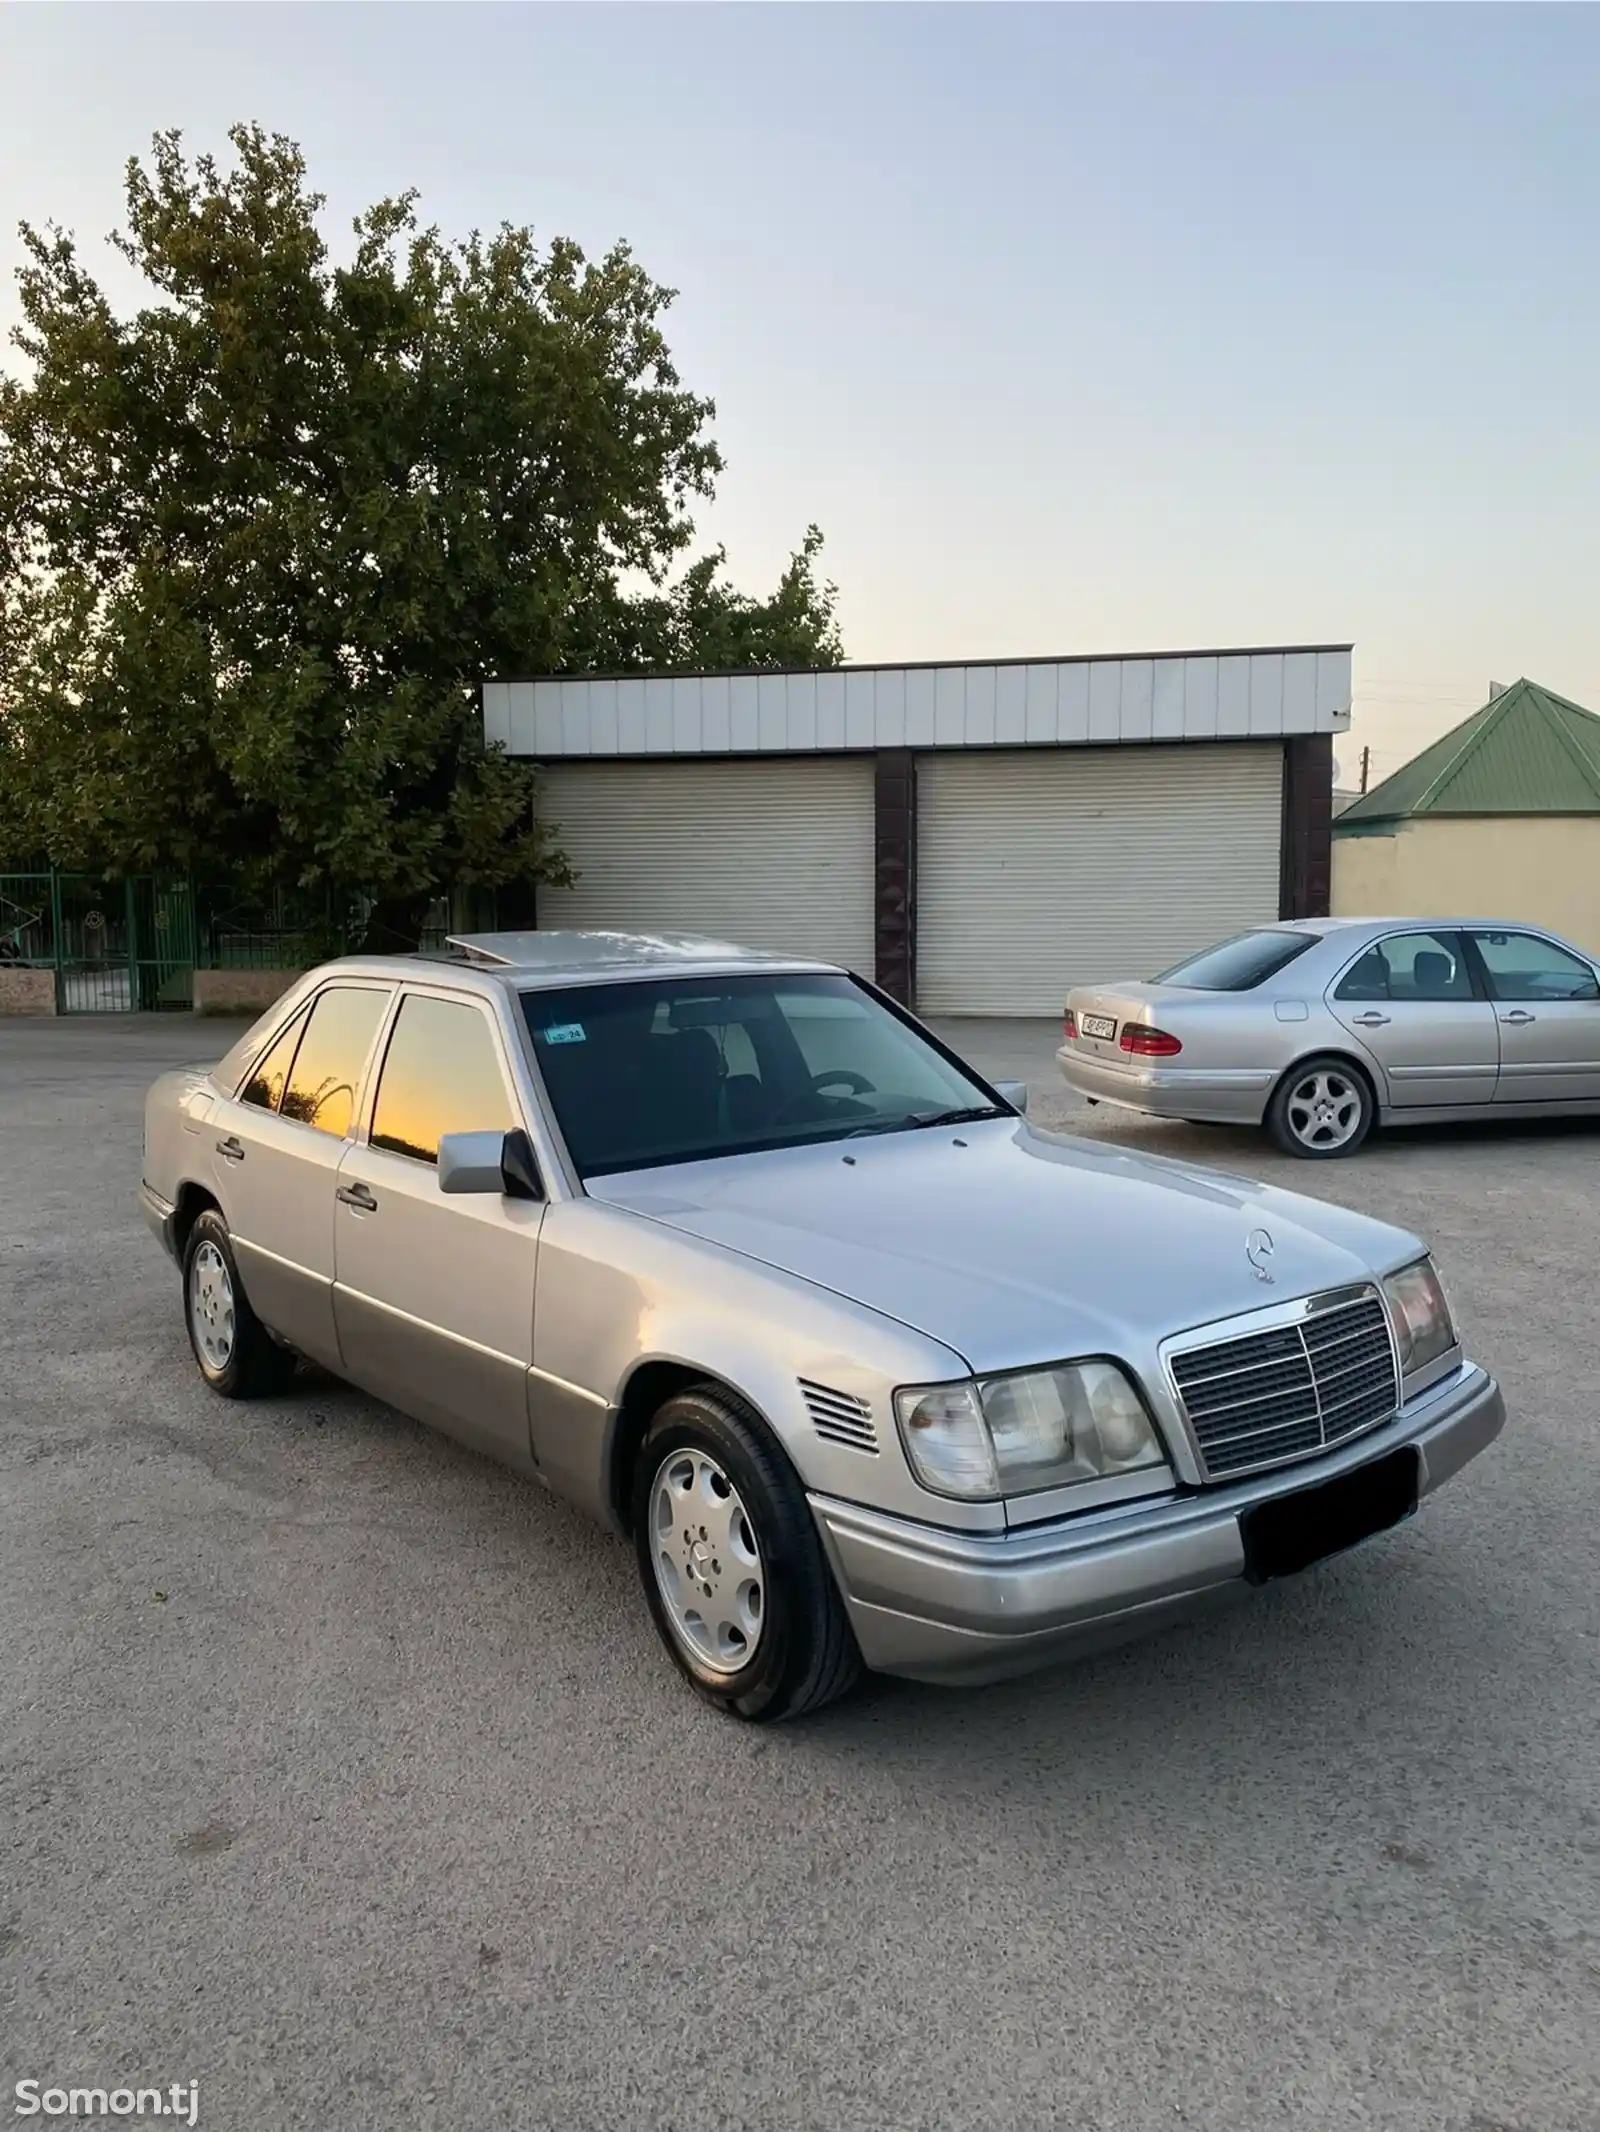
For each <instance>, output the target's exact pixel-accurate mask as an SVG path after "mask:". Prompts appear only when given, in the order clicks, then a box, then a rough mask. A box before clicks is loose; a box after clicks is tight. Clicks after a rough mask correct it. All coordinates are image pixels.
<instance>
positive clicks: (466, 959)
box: [324, 930, 838, 990]
mask: <svg viewBox="0 0 1600 2132" xmlns="http://www.w3.org/2000/svg"><path fill="white" fill-rule="evenodd" d="M328 967H337V968H341V969H345V970H348V971H349V972H350V973H351V974H352V975H353V974H355V973H356V972H357V971H360V972H362V973H364V974H366V975H368V976H377V975H383V976H390V977H393V976H401V975H409V976H413V977H418V976H426V975H433V974H434V973H441V972H443V971H445V970H449V971H452V972H454V973H457V974H459V975H467V974H470V975H472V976H473V977H475V978H477V979H479V980H482V979H489V980H490V981H491V982H492V981H496V980H498V981H499V982H500V983H502V984H508V985H512V986H514V987H516V988H517V989H518V990H523V989H526V988H528V987H530V986H542V985H564V984H582V983H593V982H597V981H604V980H607V979H610V980H613V981H616V980H622V981H626V980H627V979H628V978H630V977H696V976H711V975H713V974H715V975H717V976H719V977H726V976H737V975H739V974H740V973H742V972H748V973H755V972H759V971H776V970H828V971H831V970H836V969H837V968H838V965H837V964H835V963H828V962H818V961H816V960H815V959H813V958H811V957H807V956H799V955H775V954H771V953H768V952H767V951H766V950H764V949H760V948H746V947H740V946H738V945H737V944H736V943H735V942H733V941H729V940H712V939H708V938H707V937H706V936H705V935H704V934H700V933H680V932H652V933H644V932H638V933H633V932H611V931H599V930H595V931H590V932H565V931H552V932H533V931H527V932H515V933H509V932H508V933H453V934H451V935H450V936H449V937H448V938H447V940H446V942H445V944H444V946H443V947H442V948H438V949H424V950H422V951H421V952H419V953H417V954H415V955H393V956H389V955H385V956H370V955H360V956H344V957H341V958H340V960H339V962H338V963H337V964H335V965H331V966H330V965H326V964H325V965H324V968H328Z"/></svg>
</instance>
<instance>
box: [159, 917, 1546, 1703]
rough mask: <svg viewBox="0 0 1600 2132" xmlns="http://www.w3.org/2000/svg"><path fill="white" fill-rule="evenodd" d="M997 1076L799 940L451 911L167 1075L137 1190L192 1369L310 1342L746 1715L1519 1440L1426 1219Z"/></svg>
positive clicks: (1001, 1643) (256, 1385)
mask: <svg viewBox="0 0 1600 2132" xmlns="http://www.w3.org/2000/svg"><path fill="white" fill-rule="evenodd" d="M1025 1103H1026V1091H1025V1089H1023V1088H1021V1087H1018V1086H1015V1085H1007V1084H1002V1085H999V1086H991V1085H989V1084H988V1083H986V1082H984V1081H982V1080H981V1079H979V1077H978V1076H977V1075H976V1074H975V1073H973V1072H972V1070H971V1069H970V1068H969V1067H967V1066H964V1065H963V1064H962V1062H961V1061H960V1059H958V1058H957V1057H956V1056H955V1055H954V1054H953V1053H952V1052H951V1051H949V1050H948V1049H946V1047H945V1046H944V1045H942V1044H940V1043H939V1042H938V1041H937V1040H936V1039H935V1038H934V1037H933V1036H932V1035H930V1034H929V1032H928V1031H927V1030H925V1029H923V1028H922V1027H921V1026H920V1025H919V1024H918V1023H917V1022H916V1021H915V1020H913V1019H912V1018H911V1017H910V1016H909V1015H907V1014H905V1013H903V1012H902V1011H901V1010H900V1009H899V1008H898V1007H896V1006H894V1005H893V1004H892V1003H891V1002H890V1001H889V1000H888V999H886V998H885V997H884V996H883V995H882V994H881V993H879V992H878V991H876V990H875V989H874V988H873V987H872V986H871V985H868V984H865V983H863V982H862V981H861V980H860V979H858V978H854V977H850V976H848V975H846V974H845V973H844V972H842V971H839V970H835V969H830V968H827V967H825V966H823V965H819V964H816V963H807V962H792V961H787V960H781V959H778V958H776V957H772V956H762V955H755V954H748V953H744V952H742V951H740V950H739V949H737V948H730V947H727V946H724V945H720V944H718V943H716V942H710V941H700V940H693V939H687V938H683V937H670V938H667V937H659V938H643V937H636V936H625V935H619V934H560V933H525V934H506V935H491V936H481V937H478V938H474V939H467V940H463V941H460V942H458V943H453V944H452V949H451V951H450V952H449V953H448V954H442V955H440V956H438V957H432V958H430V957H427V956H414V957H407V958H403V959H395V960H387V959H370V960H369V959H353V960H348V961H343V962H337V963H331V964H329V965H327V966H326V967H324V968H322V969H319V970H316V971H314V972H312V973H311V974H310V975H309V976H307V977H305V978H303V979H302V980H301V981H300V982H299V983H298V984H297V985H296V986H295V987H294V989H293V990H292V991H291V992H289V993H288V994H287V995H286V996H285V997H284V998H283V1000H282V1001H281V1002H280V1003H279V1005H278V1006H277V1007H275V1008H274V1009H273V1010H272V1012H271V1013H269V1014H268V1015H267V1016H266V1017H265V1018H264V1019H263V1020H262V1021H261V1022H259V1023H258V1024H257V1025H256V1027H255V1028H253V1029H252V1030H251V1031H250V1032H249V1034H248V1035H247V1036H245V1037H243V1038H241V1039H240V1041H239V1042H238V1043H237V1044H235V1045H234V1047H233V1049H232V1050H231V1051H229V1053H228V1054H227V1056H226V1057H225V1058H224V1059H223V1060H222V1061H221V1062H220V1063H219V1064H217V1065H215V1066H212V1067H209V1068H205V1067H201V1068H196V1069H194V1070H191V1071H186V1072H178V1073H173V1074H168V1075H166V1076H164V1077H163V1078H162V1079H161V1080H160V1081H158V1082H157V1083H156V1084H155V1086H154V1088H153V1089H152V1090H151V1092H150V1095H149V1098H148V1102H147V1110H146V1127H145V1156H144V1180H143V1185H142V1189H141V1199H142V1203H143V1206H144V1209H145V1213H146V1216H147V1218H148V1219H149V1221H150V1223H151V1225H152V1227H153V1228H154V1229H155V1230H156V1232H157V1234H158V1235H159V1236H160V1237H161V1238H162V1240H163V1241H164V1243H165V1244H166V1246H167V1249H168V1250H169V1251H170V1252H171V1254H172V1255H173V1257H174V1258H175V1259H176V1260H177V1261H178V1263H179V1265H180V1266H181V1268H182V1271H183V1293H184V1308H185V1317H186V1321H187V1326H188V1332H189V1338H190V1342H191V1345H192V1347H193V1350H194V1355H195V1360H196V1362H197V1363H198V1365H199V1368H200V1371H201V1374H202V1375H203V1377H204V1378H205V1380H206V1382H207V1383H208V1384H209V1385H211V1386H212V1387H213V1388H214V1389H215V1390H216V1391H218V1392H220V1393H223V1394H224V1395H226V1396H228V1397H231V1398H240V1397H247V1396H250V1395H252V1394H261V1393H272V1392H280V1391H283V1390H284V1389H286V1388H287V1386H288V1383H289V1380H290V1377H291V1375H292V1373H293V1371H294V1368H295V1364H296V1358H297V1357H298V1356H305V1357H308V1358H310V1359H311V1360H312V1361H313V1362H317V1363H321V1364H323V1365H324V1366H325V1367H327V1368H329V1369H331V1370H334V1371H336V1372H338V1373H339V1374H341V1375H343V1376H345V1377H348V1378H350V1379H352V1380H353V1381H354V1382H355V1383H357V1384H359V1385H361V1386H364V1387H365V1388H366V1389H367V1390H369V1391H370V1392H372V1393H374V1394H376V1395H377V1396H378V1397H379V1398H381V1399H385V1400H388V1401H390V1402H391V1403H392V1404H393V1405H395V1406H396V1407H399V1408H401V1409H403V1410H404V1411H405V1412H407V1413H409V1414H412V1415H415V1416H417V1417H419V1418H420V1419H422V1420H424V1421H426V1422H429V1423H432V1424H433V1425H434V1426H436V1427H438V1428H440V1429H443V1430H446V1431H448V1432H449V1433H450V1434H451V1435H453V1436H456V1437H459V1438H460V1439H461V1440H462V1441H463V1442H465V1443H468V1444H471V1445H473V1446H475V1447H476V1448H478V1449H479V1450H482V1451H486V1452H488V1453H490V1454H491V1455H492V1456H494V1457H496V1458H499V1459H503V1460H504V1461H505V1462H506V1463H507V1464H509V1465H511V1466H514V1467H517V1468H519V1469H520V1470H522V1471H523V1472H525V1473H527V1474H529V1475H530V1476H532V1477H534V1478H537V1479H539V1480H541V1481H543V1482H544V1483H545V1484H546V1485H547V1486H549V1487H550V1488H552V1489H554V1490H555V1491H556V1492H557V1493H559V1494H561V1495H563V1496H566V1497H567V1498H569V1499H570V1500H571V1501H572V1502H574V1503H576V1504H578V1505H580V1506H581V1507H582V1508H583V1509H584V1510H586V1511H588V1512H590V1513H591V1514H592V1515H593V1516H595V1517H597V1518H599V1519H602V1520H604V1521H607V1522H609V1523H610V1524H611V1525H613V1526H614V1527H616V1528H617V1529H618V1530H619V1531H621V1532H624V1533H626V1534H628V1535H630V1536H631V1538H632V1541H633V1545H634V1549H635V1551H636V1554H637V1558H638V1569H639V1575H640V1580H641V1583H642V1585H643V1589H644V1595H645V1600H646V1602H647V1604H648V1606H649V1608H650V1611H651V1613H652V1615H653V1617H654V1620H655V1623H656V1627H657V1629H658V1630H659V1632H660V1635H661V1638H662V1641H663V1643H664V1644H665V1646H666V1648H667V1650H668V1651H669V1652H670V1653H671V1655H672V1657H673V1658H674V1659H675V1660H676V1662H677V1664H678V1666H679V1667H680V1668H681V1669H682V1671H683V1673H684V1674H685V1675H686V1676H687V1677H688V1679H689V1680H690V1681H691V1682H693V1684H694V1685H695V1687H696V1688H698V1689H699V1690H700V1692H701V1693H702V1694H703V1695H705V1696H707V1697H708V1698H709V1699H710V1700H711V1701H713V1702H714V1703H716V1704H718V1705H720V1706H721V1707H722V1708H723V1709H725V1710H728V1711H731V1712H733V1713H735V1714H737V1715H738V1716H740V1717H744V1718H752V1719H773V1718H781V1717H790V1716H794V1715H796V1714H797V1713H799V1712H801V1711H805V1710H808V1709H813V1708H815V1707H816V1706H818V1705H819V1704H822V1703H825V1702H827V1701H828V1700H829V1699H830V1698H831V1697H833V1696H835V1695H837V1694H839V1693H840V1692H841V1691H842V1690H843V1689H844V1688H846V1687H847V1686H848V1685H849V1684H850V1682H851V1681H852V1680H853V1679H854V1677H855V1676H856V1674H857V1672H858V1671H859V1669H860V1667H861V1666H862V1665H863V1663H864V1664H865V1665H866V1666H868V1667H873V1668H878V1669H880V1670H882V1671H885V1672H891V1673H904V1674H909V1675H912V1676H914V1677H916V1678H920V1679H927V1680H951V1681H982V1680H989V1679H995V1678H998V1677H1000V1676H1002V1675H1005V1674H1009V1673H1014V1672H1019V1671H1023V1670H1025V1669H1027V1668H1029V1667H1032V1666H1035V1665H1038V1664H1040V1663H1042V1662H1044V1661H1046V1660H1050V1659H1053V1658H1056V1657H1058V1656H1060V1655H1062V1654H1065V1653H1067V1652H1070V1651H1072V1650H1074V1649H1083V1648H1086V1647H1089V1646H1092V1645H1094V1644H1096V1643H1104V1642H1106V1641H1116V1640H1119V1639H1121V1638H1123V1637H1125V1636H1128V1635H1131V1634H1136V1633H1138V1632H1139V1631H1141V1630H1144V1629H1147V1628H1152V1627H1155V1626H1157V1625H1159V1624H1161V1623H1163V1622H1165V1621H1168V1620H1169V1619H1171V1618H1173V1617H1175V1616H1177V1615H1179V1614H1181V1613H1183V1612H1184V1611H1185V1610H1188V1609H1192V1608H1194V1607H1196V1606H1198V1605H1200V1604H1203V1603H1205V1602H1207V1601H1211V1600H1216V1599H1221V1598H1225V1597H1227V1596H1229V1595H1232V1594H1238V1593H1242V1592H1244V1591H1246V1590H1247V1589H1248V1588H1249V1587H1251V1586H1253V1585H1259V1584H1262V1583H1265V1582H1267V1581H1268V1580H1269V1579H1271V1578H1275V1577H1282V1576H1287V1575H1290V1574H1293V1573H1294V1572H1297V1571H1299V1570H1303V1569H1305V1568H1307V1567H1308V1566H1309V1565H1310V1564H1312V1563H1314V1562H1316V1561H1319V1560H1320V1559H1322V1558H1323V1557H1324V1556H1327V1555H1331V1554H1334V1553H1336V1552H1338V1551H1339V1550H1341V1549H1344V1548H1347V1547H1350V1546H1352V1545H1354V1544H1355V1543H1356V1542H1357V1541H1360V1540H1363V1539H1366V1538H1367V1537H1369V1536H1370V1535H1371V1534H1373V1533H1376V1532H1380V1531H1384V1530H1386V1529H1388V1528H1389V1527H1392V1526H1395V1525H1398V1524H1399V1523H1400V1522H1401V1521H1402V1520H1404V1519H1406V1518H1408V1517H1409V1516H1410V1515H1411V1514H1412V1513H1413V1512H1414V1511H1415V1510H1416V1508H1417V1506H1418V1504H1419V1502H1420V1501H1421V1500H1422V1499H1423V1498H1424V1497H1425V1496H1427V1495H1428V1494H1429V1493H1430V1492H1431V1491H1432V1490H1433V1489H1435V1488H1437V1487H1439V1485H1440V1484H1441V1483H1442V1482H1444V1481H1446V1480H1448V1479H1449V1478H1450V1477H1451V1475H1452V1474H1454V1473H1456V1472H1457V1471H1459V1469H1460V1468H1461V1467H1462V1466H1463V1465H1465V1464H1466V1462H1467V1461H1468V1460H1469V1459H1470V1458H1472V1457H1474V1456H1475V1455H1476V1454H1477V1453H1478V1452H1479V1451H1481V1450H1483V1449H1484V1447H1485V1446H1486V1445H1487V1444H1488V1443H1489V1442H1490V1441H1491V1440H1492V1439H1493V1438H1494V1437H1495V1435H1496V1434H1497V1433H1498V1431H1499V1429H1500V1427H1501V1423H1502V1421H1503V1418H1504V1414H1503V1408H1502V1405H1501V1399H1500V1394H1499V1391H1498V1389H1497V1387H1496V1386H1495V1384H1494V1382H1493V1380H1492V1379H1491V1378H1490V1377H1489V1376H1487V1375H1486V1374H1485V1372H1484V1371H1483V1370H1482V1369H1479V1368H1478V1367H1476V1366H1475V1365H1474V1364H1473V1363H1471V1362H1469V1361H1468V1360H1467V1359H1466V1357H1465V1356H1464V1355H1463V1353H1462V1350H1461V1346H1460V1343H1459V1339H1458V1335H1457V1332H1456V1328H1455V1325H1454V1322H1453V1320H1452V1317H1451V1313H1450V1308H1449V1305H1448V1303H1447V1301H1446V1299H1445V1295H1444V1292H1443V1290H1442V1288H1441V1286H1440V1283H1439V1280H1438V1276H1437V1275H1436V1273H1435V1271H1434V1268H1433V1264H1432V1262H1431V1260H1430V1259H1429V1257H1428V1255H1427V1252H1426V1249H1425V1247H1424V1245H1423V1244H1422V1243H1421V1242H1420V1241H1419V1240H1418V1239H1417V1238H1416V1237H1414V1236H1408V1235H1405V1234H1404V1233H1403V1232H1401V1231H1399V1230H1397V1229H1391V1228H1388V1227H1386V1226H1384V1225H1383V1224H1381V1223H1379V1222H1375V1221H1369V1220H1367V1219H1365V1218H1364V1217H1363V1216H1361V1215H1358V1214H1352V1213H1348V1212H1346V1211H1344V1210H1343V1209H1341V1208H1337V1207H1329V1206H1320V1205H1318V1204H1316V1203H1315V1202H1313V1201H1311V1200H1307V1199H1301V1198H1297V1197H1295V1196H1293V1195H1291V1194H1288V1193H1284V1192H1281V1191H1274V1190H1270V1189H1266V1188H1264V1187H1261V1186H1258V1185H1253V1184H1250V1183H1248V1182H1246V1181H1245V1180H1243V1179H1241V1178H1235V1177H1226V1176H1221V1175H1215V1174H1213V1173H1211V1172H1210V1171H1207V1170H1203V1169H1198V1168H1188V1167H1184V1166H1182V1165H1180V1164H1176V1163H1170V1162H1161V1161H1157V1160H1154V1159H1151V1158H1148V1157H1144V1156H1139V1155H1133V1154H1128V1153H1122V1152H1118V1151H1115V1150H1113V1149H1110V1148H1106V1147H1098V1146H1095V1145H1092V1144H1089V1143H1085V1142H1080V1141H1074V1140H1070V1139H1065V1138H1062V1137H1060V1136H1059V1135H1054V1134H1046V1133H1040V1132H1035V1131H1033V1130H1032V1129H1031V1128H1030V1127H1029V1125H1028V1124H1027V1122H1026V1120H1025V1118H1024V1116H1023V1115H1022V1112H1023V1110H1024V1108H1025Z"/></svg>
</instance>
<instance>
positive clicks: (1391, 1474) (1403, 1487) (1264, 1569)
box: [1239, 1445, 1417, 1584]
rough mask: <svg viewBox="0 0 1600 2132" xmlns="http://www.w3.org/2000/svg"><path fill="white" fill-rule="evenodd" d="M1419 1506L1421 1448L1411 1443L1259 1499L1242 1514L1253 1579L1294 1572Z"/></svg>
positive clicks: (1247, 1569) (1383, 1529)
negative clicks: (1273, 1498) (1314, 1481)
mask: <svg viewBox="0 0 1600 2132" xmlns="http://www.w3.org/2000/svg"><path fill="white" fill-rule="evenodd" d="M1416 1507H1417V1453H1416V1450H1415V1448H1414V1447H1413V1446H1411V1445H1407V1446H1406V1448H1405V1449H1404V1450H1400V1451H1391V1452H1390V1453H1389V1455H1388V1456H1387V1457H1386V1458H1378V1459H1374V1460H1373V1462H1372V1464H1371V1465H1370V1466H1358V1467H1357V1468H1356V1470H1355V1471H1354V1472H1353V1473H1341V1474H1340V1475H1339V1476H1338V1478H1337V1479H1335V1480H1331V1481H1323V1482H1321V1483H1320V1484H1319V1485H1318V1486H1317V1487H1315V1488H1301V1489H1298V1490H1297V1491H1296V1492H1295V1493H1294V1494H1293V1495H1283V1496H1279V1497H1278V1499H1277V1501H1276V1502H1272V1503H1258V1504H1257V1505H1256V1507H1255V1509H1254V1510H1247V1511H1245V1512H1244V1514H1243V1515H1242V1516H1241V1517H1240V1519H1239V1535H1240V1538H1241V1539H1242V1540H1243V1541H1244V1573H1245V1576H1246V1577H1247V1579H1248V1580H1249V1581H1250V1583H1252V1584H1266V1583H1268V1582H1270V1580H1271V1579H1272V1578H1274V1577H1292V1576H1294V1575H1295V1574H1296V1573H1297V1572H1298V1571H1300V1570H1302V1569H1309V1568H1310V1567H1311V1565H1312V1563H1313V1562H1325V1561H1326V1560H1327V1558H1328V1557H1329V1555H1338V1554H1343V1552H1344V1550H1345V1549H1346V1548H1347V1547H1355V1546H1357V1545H1359V1543H1360V1542H1361V1541H1362V1540H1370V1539H1371V1538H1372V1536H1373V1534H1374V1533H1378V1532H1387V1531H1388V1530H1389V1528H1390V1527H1391V1526H1392V1525H1398V1524H1400V1523H1402V1521H1403V1520H1404V1519H1406V1518H1408V1517H1410V1516H1411V1514H1412V1512H1413V1511H1414V1510H1415V1509H1416Z"/></svg>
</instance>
